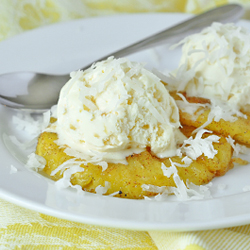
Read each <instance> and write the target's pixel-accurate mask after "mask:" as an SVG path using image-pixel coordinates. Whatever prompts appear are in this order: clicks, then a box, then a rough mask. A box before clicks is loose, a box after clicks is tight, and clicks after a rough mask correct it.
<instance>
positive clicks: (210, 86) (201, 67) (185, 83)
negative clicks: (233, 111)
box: [171, 23, 250, 110]
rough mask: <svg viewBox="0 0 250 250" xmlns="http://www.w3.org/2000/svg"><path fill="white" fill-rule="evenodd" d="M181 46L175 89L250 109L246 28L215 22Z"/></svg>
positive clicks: (249, 48) (249, 41) (249, 46)
mask: <svg viewBox="0 0 250 250" xmlns="http://www.w3.org/2000/svg"><path fill="white" fill-rule="evenodd" d="M182 43H183V44H184V45H183V47H182V57H181V60H180V65H179V68H178V69H177V71H175V72H174V75H175V78H176V81H175V82H174V83H173V84H172V86H171V87H172V88H175V89H176V90H179V91H186V92H187V94H188V95H189V96H201V97H206V98H209V99H213V98H215V99H218V100H221V101H224V102H227V103H228V104H229V105H232V106H235V107H237V108H238V109H246V108H248V110H250V109H249V104H250V98H249V96H250V35H249V33H248V31H247V30H246V29H244V28H242V27H238V26H235V25H233V24H225V25H223V24H220V23H213V24H212V26H210V27H208V28H206V29H204V30H203V31H202V32H201V33H199V34H194V35H191V36H189V37H187V38H185V39H184V40H183V41H182V42H181V44H182Z"/></svg>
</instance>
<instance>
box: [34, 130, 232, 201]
mask: <svg viewBox="0 0 250 250" xmlns="http://www.w3.org/2000/svg"><path fill="white" fill-rule="evenodd" d="M192 130H193V128H188V127H184V128H183V129H182V132H183V133H184V134H187V135H188V134H189V133H190V131H192ZM204 136H206V135H204ZM56 140H57V134H55V133H50V132H43V133H42V134H41V135H40V137H39V139H38V145H37V149H36V154H38V155H40V156H42V157H44V158H45V159H46V161H47V164H46V166H45V168H44V170H43V171H44V172H45V173H46V174H47V175H49V176H50V178H52V179H53V180H59V179H60V178H62V177H63V173H61V172H58V173H56V174H55V175H54V176H51V173H52V171H53V170H55V169H56V168H58V166H60V165H61V164H62V163H64V162H65V161H67V160H69V159H71V158H73V157H70V156H68V155H67V154H66V153H65V152H64V148H62V147H59V146H58V145H57V144H56V143H55V141H56ZM214 148H215V149H216V150H217V151H218V152H217V154H216V155H215V157H214V158H213V159H208V158H207V157H206V156H204V155H201V156H200V157H199V158H197V159H196V160H195V161H193V162H192V163H191V164H190V165H189V166H188V167H177V169H178V174H179V176H180V179H181V180H183V181H184V182H185V183H186V181H187V180H189V181H190V182H192V183H194V184H196V185H202V184H206V183H208V182H210V181H211V180H212V179H213V178H214V177H216V176H221V175H224V174H225V173H226V172H227V171H228V170H229V169H230V168H232V166H233V164H232V160H231V158H232V148H231V146H230V144H229V143H228V142H227V140H226V139H225V138H224V137H221V138H220V140H219V143H214ZM182 158H183V157H182ZM182 158H181V157H177V156H175V157H171V158H164V159H159V158H157V157H155V156H153V155H152V154H151V153H150V150H149V149H148V150H146V151H144V152H142V153H140V154H134V155H131V156H129V157H127V162H128V164H127V165H124V164H114V163H109V164H108V168H107V169H106V170H105V171H102V167H101V166H98V165H93V164H90V163H89V164H87V165H83V164H81V165H80V166H81V167H82V168H83V169H84V171H83V172H77V173H75V174H73V175H72V176H71V183H72V184H73V185H80V186H81V187H82V189H83V190H84V191H88V192H93V193H94V192H95V189H96V187H98V186H99V185H101V186H105V182H106V181H108V182H109V183H110V188H109V189H108V191H107V193H106V195H109V194H113V193H115V192H118V193H117V194H116V195H115V196H116V197H123V198H130V199H142V198H144V196H154V195H156V193H153V192H150V191H145V190H143V189H142V185H143V184H146V185H148V184H151V185H155V186H172V187H175V182H174V180H173V177H172V176H170V177H169V178H168V177H167V176H164V174H163V170H162V168H161V166H162V163H164V164H165V166H166V167H170V166H171V162H170V160H171V161H172V162H177V163H182V161H181V160H182ZM182 164H183V163H182Z"/></svg>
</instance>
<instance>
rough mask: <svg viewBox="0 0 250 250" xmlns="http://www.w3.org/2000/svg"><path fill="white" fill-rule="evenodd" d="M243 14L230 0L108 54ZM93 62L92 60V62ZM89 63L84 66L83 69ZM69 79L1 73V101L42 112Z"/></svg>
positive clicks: (175, 38)
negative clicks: (223, 4)
mask: <svg viewBox="0 0 250 250" xmlns="http://www.w3.org/2000/svg"><path fill="white" fill-rule="evenodd" d="M243 14H244V10H243V8H242V7H241V6H240V5H237V4H229V5H225V6H222V7H219V8H215V9H213V10H210V11H208V12H205V13H203V14H201V15H198V16H196V17H194V18H191V19H189V20H187V21H185V22H183V23H180V24H178V25H176V26H173V27H171V28H169V29H166V30H164V31H162V32H160V33H158V34H156V35H153V36H150V37H148V38H146V39H144V40H141V41H139V42H137V43H134V44H132V45H131V46H128V47H126V48H123V49H121V50H119V51H116V52H114V53H111V54H110V55H107V56H105V57H103V58H100V59H99V60H98V61H101V60H104V59H106V58H107V57H109V56H112V55H113V56H114V57H116V58H119V57H123V56H126V55H129V54H132V53H134V52H137V51H140V50H143V49H148V48H150V47H153V46H156V45H160V44H162V43H163V42H165V43H166V42H168V43H173V42H177V41H179V40H180V39H182V38H184V37H185V36H187V35H189V34H192V33H195V32H199V31H200V30H201V29H203V28H204V27H206V26H209V25H211V24H212V23H213V22H221V23H227V22H235V21H237V20H238V19H239V18H240V17H241V16H242V15H243ZM91 64H92V63H91ZM91 64H89V65H87V66H85V67H84V68H83V70H84V69H86V68H88V67H90V66H91ZM68 79H69V76H68V75H61V76H60V75H47V74H39V73H35V72H18V73H8V74H3V75H0V103H1V104H3V105H5V106H7V107H10V108H14V109H23V110H27V111H32V112H43V111H44V110H47V109H49V108H51V106H53V105H54V104H56V103H57V101H58V97H59V92H60V89H61V88H62V86H63V85H64V84H65V83H66V82H67V80H68Z"/></svg>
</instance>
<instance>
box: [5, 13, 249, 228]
mask: <svg viewBox="0 0 250 250" xmlns="http://www.w3.org/2000/svg"><path fill="white" fill-rule="evenodd" d="M188 17H189V16H188V15H183V14H139V15H137V14H136V15H120V16H112V17H100V18H90V19H84V20H76V21H72V22H66V23H61V24H56V25H52V26H49V27H45V28H40V29H37V30H34V31H30V32H27V33H24V34H22V35H19V36H16V37H14V38H12V39H8V40H6V41H3V42H1V43H0V55H1V56H0V65H1V67H0V73H6V72H12V71H21V70H31V71H32V70H34V71H40V72H41V71H44V72H51V73H68V72H70V71H72V70H75V69H78V68H80V67H81V66H82V65H84V64H85V63H88V62H90V61H94V60H95V59H97V58H98V57H101V56H104V55H105V54H108V53H109V52H112V51H114V50H117V49H119V48H121V47H124V46H126V45H128V44H130V43H132V42H135V41H137V40H140V39H141V38H143V37H146V36H148V35H150V34H153V33H155V32H157V31H160V30H162V29H163V28H166V27H168V26H172V25H173V24H175V23H177V22H180V21H182V20H184V19H186V18H188ZM240 25H242V26H245V27H247V28H250V23H249V22H246V21H241V22H240ZM179 55H180V51H178V50H177V51H169V50H168V46H162V47H160V48H157V49H155V50H148V51H144V52H141V53H137V54H136V55H133V56H130V58H131V59H133V60H138V61H145V62H147V63H148V64H147V65H148V67H156V68H158V69H164V68H169V69H173V68H174V67H176V66H177V62H178V58H179ZM13 114H14V111H12V110H9V109H6V108H3V107H1V109H0V115H1V120H0V133H1V139H0V159H1V163H0V197H1V198H3V199H6V200H8V201H10V202H13V203H16V204H18V205H20V206H23V207H26V208H29V209H32V210H36V211H39V212H41V213H44V214H48V215H52V216H56V217H59V218H64V219H67V220H72V221H77V222H83V223H89V224H95V225H103V226H111V227H118V228H127V229H137V230H178V231H188V230H202V229H212V228H221V227H229V226H236V225H242V224H246V223H250V192H243V188H244V187H245V186H247V185H250V166H243V167H240V168H235V169H233V170H231V171H229V172H228V173H227V174H226V175H225V176H223V177H220V178H217V179H215V180H214V181H213V186H212V190H211V191H212V194H213V197H214V198H212V199H209V200H198V201H186V202H181V201H177V200H175V199H173V197H171V198H170V199H169V201H165V202H156V201H146V200H128V199H120V198H113V197H105V196H97V195H95V194H86V195H83V196H79V195H77V194H76V193H75V192H74V191H73V190H70V189H67V190H57V189H55V187H54V184H53V181H51V180H49V179H47V178H46V177H44V176H41V175H39V174H37V173H35V172H32V171H30V170H28V169H26V168H25V167H24V163H25V161H26V158H27V153H26V152H23V151H22V150H21V149H19V148H17V147H16V146H15V145H14V144H13V143H11V142H10V141H9V139H8V136H6V135H10V134H14V135H15V136H17V137H18V138H19V139H20V140H25V139H28V137H29V136H28V134H26V133H24V132H21V131H18V130H17V128H16V127H15V126H14V125H13V123H12V116H13ZM11 165H13V166H14V167H16V168H17V170H18V171H17V172H16V173H15V174H10V171H11ZM221 185H225V186H226V188H225V189H223V190H221V189H220V188H219V187H220V186H221Z"/></svg>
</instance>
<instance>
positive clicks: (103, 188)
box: [95, 181, 111, 195]
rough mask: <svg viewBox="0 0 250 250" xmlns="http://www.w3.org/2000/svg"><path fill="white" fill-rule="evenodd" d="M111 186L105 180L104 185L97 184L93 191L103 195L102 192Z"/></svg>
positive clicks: (104, 192)
mask: <svg viewBox="0 0 250 250" xmlns="http://www.w3.org/2000/svg"><path fill="white" fill-rule="evenodd" d="M110 187H111V184H110V182H108V181H105V186H104V187H103V186H101V185H99V186H97V187H96V189H95V192H96V193H97V194H98V195H103V194H106V193H107V191H108V189H109V188H110Z"/></svg>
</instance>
